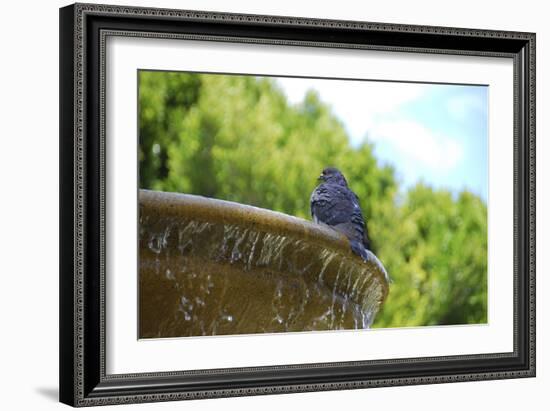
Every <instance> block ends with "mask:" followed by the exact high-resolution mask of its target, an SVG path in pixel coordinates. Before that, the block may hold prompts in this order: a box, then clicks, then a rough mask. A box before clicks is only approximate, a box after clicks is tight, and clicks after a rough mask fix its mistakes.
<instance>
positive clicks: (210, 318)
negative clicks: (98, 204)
mask: <svg viewBox="0 0 550 411" xmlns="http://www.w3.org/2000/svg"><path fill="white" fill-rule="evenodd" d="M139 222H140V226H139V337H140V338H164V337H184V336H199V335H229V334H253V333H274V332H292V331H311V330H339V329H359V328H368V327H370V325H371V324H372V322H373V321H374V317H375V315H376V313H377V312H378V310H379V309H380V307H381V305H382V304H383V302H384V300H385V299H386V296H387V294H388V281H387V273H386V271H385V269H384V267H383V265H382V264H381V263H380V261H379V260H378V258H376V256H375V255H374V254H372V253H369V257H370V258H369V260H368V261H367V262H365V261H363V260H362V259H361V258H360V257H358V256H356V255H355V254H353V253H352V252H351V249H350V246H349V242H348V240H347V238H345V237H344V236H343V235H341V234H340V233H337V232H336V231H334V230H332V229H330V228H328V227H325V226H322V225H318V224H314V223H312V222H310V221H306V220H303V219H300V218H296V217H292V216H289V215H286V214H282V213H278V212H274V211H271V210H266V209H261V208H257V207H252V206H247V205H243V204H238V203H233V202H229V201H222V200H216V199H210V198H205V197H200V196H194V195H188V194H175V193H164V192H157V191H148V190H140V192H139Z"/></svg>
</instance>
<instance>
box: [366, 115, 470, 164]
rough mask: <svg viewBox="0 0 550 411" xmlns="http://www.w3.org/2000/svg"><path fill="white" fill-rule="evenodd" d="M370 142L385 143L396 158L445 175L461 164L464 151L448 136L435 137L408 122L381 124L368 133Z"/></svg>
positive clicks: (435, 135) (422, 128) (438, 135)
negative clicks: (390, 147) (394, 153)
mask: <svg viewBox="0 0 550 411" xmlns="http://www.w3.org/2000/svg"><path fill="white" fill-rule="evenodd" d="M369 139H370V140H372V141H374V142H378V143H387V144H390V145H391V146H392V150H395V152H396V157H400V158H401V159H402V160H404V161H407V162H409V163H410V162H413V163H417V164H418V163H420V164H418V165H419V166H421V167H422V168H427V169H429V170H430V171H432V172H441V173H447V172H449V171H451V170H452V169H454V168H455V167H456V166H457V165H458V164H459V163H460V161H461V160H462V157H463V155H464V149H463V147H462V145H461V144H459V143H458V142H457V141H456V140H454V139H453V138H451V137H449V136H445V135H443V134H441V133H435V132H433V131H432V130H430V129H428V128H426V127H425V126H424V125H422V124H420V123H418V122H415V121H411V120H397V121H383V122H380V123H378V124H376V125H375V126H374V127H373V128H372V129H371V130H370V131H369Z"/></svg>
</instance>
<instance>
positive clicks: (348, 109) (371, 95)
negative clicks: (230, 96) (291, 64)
mask: <svg viewBox="0 0 550 411" xmlns="http://www.w3.org/2000/svg"><path fill="white" fill-rule="evenodd" d="M277 82H278V83H279V85H280V86H281V87H282V89H283V91H284V92H285V94H286V95H287V98H288V99H289V101H290V102H291V103H292V104H297V103H300V102H301V101H302V100H303V98H304V96H305V94H306V92H307V91H308V90H311V89H314V90H316V91H317V93H319V95H320V96H321V98H322V100H323V101H324V102H326V103H328V104H330V105H331V107H332V109H333V111H334V113H335V114H336V116H337V117H338V118H340V119H341V120H342V122H343V123H344V125H345V127H346V129H347V131H348V132H349V134H350V138H351V141H352V144H355V145H356V144H359V143H361V142H362V141H363V138H364V136H365V134H366V132H367V130H369V128H372V127H373V126H374V124H375V122H376V119H377V117H379V116H380V115H383V114H386V113H391V112H394V111H396V110H398V108H399V107H400V106H402V105H403V104H406V103H408V102H411V101H414V100H416V99H418V98H420V97H421V96H422V95H423V94H424V93H426V92H427V91H428V88H429V87H433V86H430V85H426V84H417V83H391V82H380V81H357V80H353V81H350V80H321V79H304V78H277Z"/></svg>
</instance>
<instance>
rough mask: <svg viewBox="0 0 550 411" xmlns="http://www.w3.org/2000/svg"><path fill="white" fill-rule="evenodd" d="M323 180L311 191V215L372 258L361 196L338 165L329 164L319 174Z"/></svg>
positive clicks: (361, 255) (353, 248)
mask: <svg viewBox="0 0 550 411" xmlns="http://www.w3.org/2000/svg"><path fill="white" fill-rule="evenodd" d="M319 180H321V181H322V183H321V184H319V185H318V186H317V187H316V188H315V190H313V193H311V198H310V202H309V203H310V207H311V217H312V219H313V221H314V222H315V223H318V224H324V225H326V226H329V227H330V228H332V229H334V230H336V231H338V232H340V233H342V234H344V235H345V236H346V237H347V238H348V240H349V242H350V246H351V250H352V251H353V252H354V253H355V254H357V255H358V256H360V257H361V258H362V259H363V260H364V261H368V260H369V253H368V252H367V250H370V242H369V239H368V236H367V227H366V225H365V220H364V219H363V213H362V212H361V207H360V206H359V198H358V197H357V195H356V194H355V193H354V192H353V191H351V190H350V189H349V187H348V182H347V181H346V178H345V177H344V175H343V174H342V173H341V172H340V171H339V170H338V169H336V168H334V167H327V168H325V169H324V170H323V172H322V173H321V175H320V176H319Z"/></svg>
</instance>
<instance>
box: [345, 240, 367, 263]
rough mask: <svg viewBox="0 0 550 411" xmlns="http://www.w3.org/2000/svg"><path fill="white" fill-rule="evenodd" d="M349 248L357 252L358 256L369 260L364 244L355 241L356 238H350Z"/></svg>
mask: <svg viewBox="0 0 550 411" xmlns="http://www.w3.org/2000/svg"><path fill="white" fill-rule="evenodd" d="M350 245H351V250H352V251H353V252H354V253H355V254H357V255H358V256H359V257H361V258H362V259H363V260H365V261H369V253H367V249H366V248H365V246H364V245H363V244H362V243H361V242H359V241H357V240H351V241H350Z"/></svg>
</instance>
